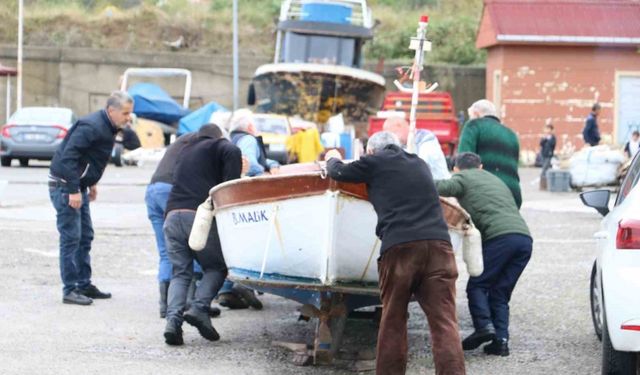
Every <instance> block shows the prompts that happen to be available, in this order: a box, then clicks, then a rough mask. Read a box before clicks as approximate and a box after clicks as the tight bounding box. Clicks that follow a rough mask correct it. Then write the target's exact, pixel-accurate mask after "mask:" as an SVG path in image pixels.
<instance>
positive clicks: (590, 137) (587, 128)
mask: <svg viewBox="0 0 640 375" xmlns="http://www.w3.org/2000/svg"><path fill="white" fill-rule="evenodd" d="M600 109H601V107H600V104H599V103H595V104H594V105H593V106H592V107H591V113H589V116H587V121H585V124H584V129H582V137H583V138H584V143H586V144H588V145H590V146H597V145H598V144H599V143H600V129H598V116H599V115H600Z"/></svg>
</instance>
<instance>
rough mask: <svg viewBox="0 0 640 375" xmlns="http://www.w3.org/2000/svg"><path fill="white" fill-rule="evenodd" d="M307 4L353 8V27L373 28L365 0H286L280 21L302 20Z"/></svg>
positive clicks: (281, 10)
mask: <svg viewBox="0 0 640 375" xmlns="http://www.w3.org/2000/svg"><path fill="white" fill-rule="evenodd" d="M307 4H327V5H343V6H348V7H350V8H351V10H352V13H351V17H349V21H351V22H350V23H351V24H352V25H355V26H362V27H366V28H369V29H370V28H371V27H372V25H373V22H372V17H371V9H370V8H369V7H367V2H366V1H365V0H284V1H283V2H282V7H281V9H280V21H287V20H300V19H303V18H304V16H305V12H304V11H303V7H304V6H305V5H307Z"/></svg>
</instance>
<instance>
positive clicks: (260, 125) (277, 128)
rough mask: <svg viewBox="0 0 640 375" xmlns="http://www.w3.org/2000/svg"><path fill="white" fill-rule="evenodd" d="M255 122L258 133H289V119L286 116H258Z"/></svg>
mask: <svg viewBox="0 0 640 375" xmlns="http://www.w3.org/2000/svg"><path fill="white" fill-rule="evenodd" d="M254 124H255V126H256V130H257V131H258V133H271V134H287V120H286V119H284V118H269V117H262V118H261V117H257V118H255V119H254Z"/></svg>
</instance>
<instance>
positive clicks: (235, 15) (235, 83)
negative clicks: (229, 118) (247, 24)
mask: <svg viewBox="0 0 640 375" xmlns="http://www.w3.org/2000/svg"><path fill="white" fill-rule="evenodd" d="M238 74H239V73H238V0H233V110H234V111H235V110H237V109H238Z"/></svg>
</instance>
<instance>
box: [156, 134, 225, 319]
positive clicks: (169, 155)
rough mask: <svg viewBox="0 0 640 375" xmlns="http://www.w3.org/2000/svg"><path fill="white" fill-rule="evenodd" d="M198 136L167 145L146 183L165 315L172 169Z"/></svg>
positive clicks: (191, 136)
mask: <svg viewBox="0 0 640 375" xmlns="http://www.w3.org/2000/svg"><path fill="white" fill-rule="evenodd" d="M196 136H197V133H189V134H185V135H183V136H181V137H180V138H178V139H177V140H176V141H175V142H173V143H172V144H171V145H170V146H169V147H167V150H166V152H165V154H164V156H163V157H162V160H160V163H158V166H157V168H156V171H155V172H154V174H153V176H152V177H151V182H150V183H149V185H148V186H147V191H146V193H145V197H144V200H145V203H146V205H147V216H148V217H149V221H151V226H152V227H153V231H154V233H155V235H156V245H157V247H158V255H159V259H160V261H159V264H158V284H159V289H160V317H161V318H163V319H164V318H165V317H166V315H167V292H168V290H169V282H170V281H171V262H170V261H169V257H168V256H167V246H166V244H165V240H164V233H163V232H162V226H163V225H164V217H165V214H166V209H167V201H168V200H169V193H171V188H172V187H173V169H174V167H175V164H176V160H177V158H178V155H180V153H181V152H182V150H183V149H184V147H185V146H186V145H187V144H188V143H189V141H191V140H192V139H194V138H195V137H196ZM194 273H195V274H202V270H201V269H200V265H199V264H198V263H197V262H196V263H195V264H194ZM217 312H218V314H219V312H220V311H219V310H218V311H217Z"/></svg>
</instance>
